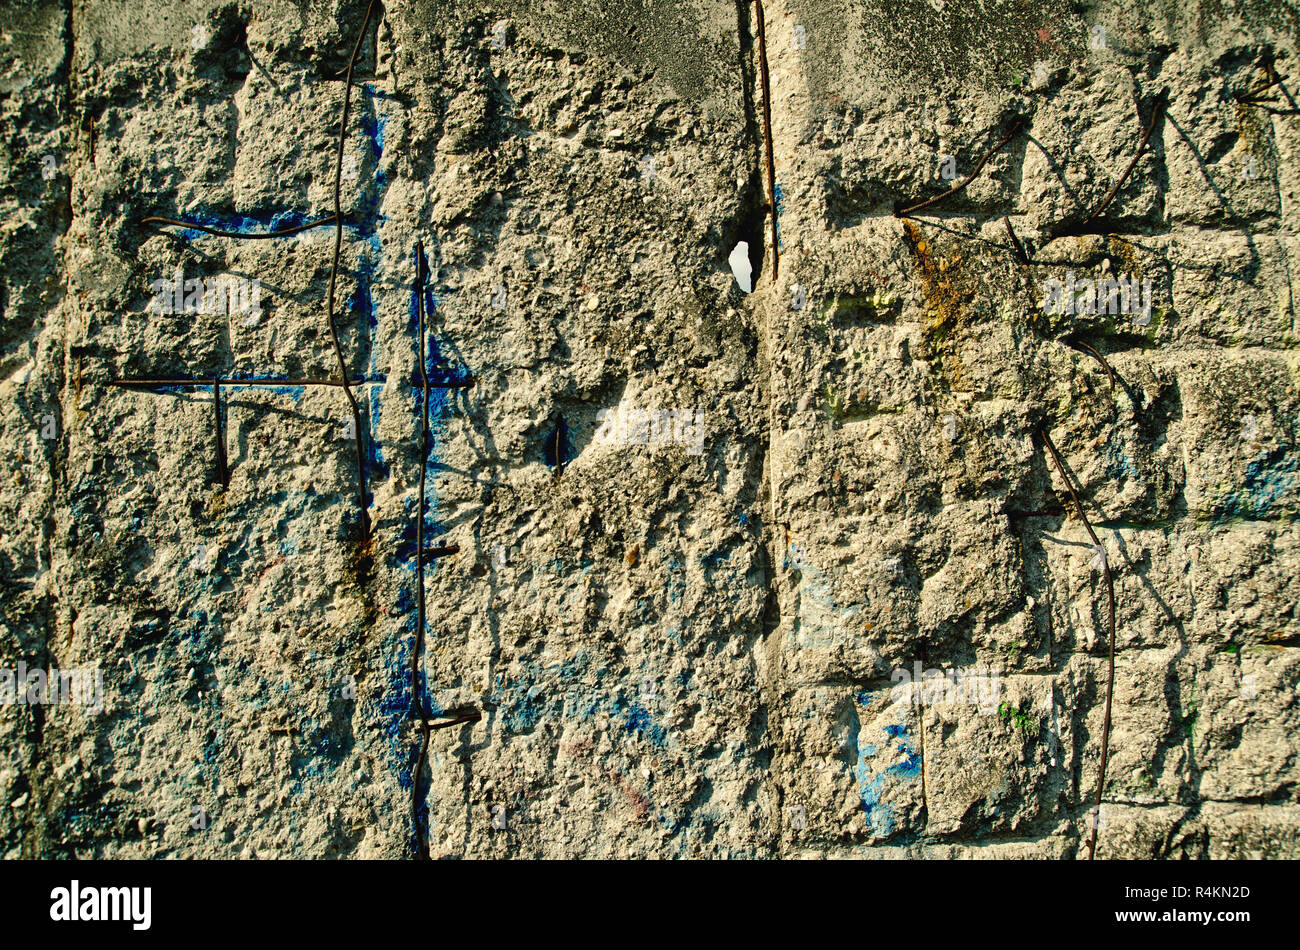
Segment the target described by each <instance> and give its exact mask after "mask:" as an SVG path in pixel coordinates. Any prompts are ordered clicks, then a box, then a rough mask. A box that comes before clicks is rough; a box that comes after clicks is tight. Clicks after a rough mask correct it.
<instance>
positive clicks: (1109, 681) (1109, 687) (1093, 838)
mask: <svg viewBox="0 0 1300 950" xmlns="http://www.w3.org/2000/svg"><path fill="white" fill-rule="evenodd" d="M1038 434H1039V436H1040V437H1041V438H1042V440H1043V444H1044V445H1045V446H1047V451H1048V452H1050V453H1051V455H1052V461H1053V462H1055V463H1056V470H1057V472H1058V473H1060V476H1061V481H1063V482H1065V487H1066V488H1067V489H1068V490H1069V492H1070V497H1071V498H1072V499H1073V500H1074V507H1075V510H1076V511H1078V513H1079V520H1080V521H1082V522H1083V526H1084V528H1085V529H1086V530H1087V532H1088V537H1089V538H1091V539H1092V544H1093V547H1094V548H1096V550H1097V554H1098V556H1099V559H1100V561H1101V572H1102V575H1103V576H1104V577H1105V580H1106V598H1107V602H1108V604H1109V617H1110V619H1109V627H1110V655H1109V669H1108V672H1107V674H1106V715H1105V718H1104V719H1103V721H1102V726H1101V767H1100V769H1099V772H1098V775H1097V804H1096V806H1095V811H1094V814H1093V816H1092V820H1091V822H1090V824H1091V830H1090V831H1089V834H1088V860H1089V861H1091V860H1092V859H1093V856H1094V855H1095V854H1096V851H1097V824H1098V822H1099V821H1100V819H1101V797H1102V792H1103V791H1104V790H1105V787H1106V763H1107V760H1108V758H1109V756H1110V708H1111V700H1112V698H1113V697H1114V694H1115V582H1114V580H1113V579H1112V578H1111V575H1110V563H1109V562H1108V561H1107V559H1106V549H1105V548H1104V547H1102V544H1101V541H1100V539H1098V537H1097V533H1096V532H1095V531H1093V530H1092V523H1091V522H1090V521H1089V520H1088V516H1087V515H1086V514H1084V512H1083V502H1082V501H1081V500H1080V498H1079V493H1078V492H1077V491H1076V490H1075V487H1074V483H1073V482H1072V481H1071V480H1070V476H1069V474H1068V473H1067V472H1066V470H1065V464H1064V463H1063V462H1062V461H1061V456H1060V454H1059V453H1058V452H1057V451H1056V445H1055V443H1053V442H1052V437H1051V436H1050V435H1048V433H1047V427H1046V426H1040V427H1039V429H1038Z"/></svg>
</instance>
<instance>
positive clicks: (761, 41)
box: [754, 0, 781, 282]
mask: <svg viewBox="0 0 1300 950" xmlns="http://www.w3.org/2000/svg"><path fill="white" fill-rule="evenodd" d="M754 8H755V12H756V14H757V15H756V20H757V25H758V72H759V78H760V80H761V82H762V84H763V145H764V147H765V148H766V150H767V198H768V205H769V211H770V212H771V214H770V217H771V221H772V280H773V282H775V281H776V275H777V272H778V268H779V264H780V260H781V248H780V245H779V244H778V240H779V238H778V236H777V222H776V217H777V207H776V158H775V156H774V155H773V152H772V81H771V79H770V78H769V75H768V68H767V26H766V23H765V21H764V19H763V0H754Z"/></svg>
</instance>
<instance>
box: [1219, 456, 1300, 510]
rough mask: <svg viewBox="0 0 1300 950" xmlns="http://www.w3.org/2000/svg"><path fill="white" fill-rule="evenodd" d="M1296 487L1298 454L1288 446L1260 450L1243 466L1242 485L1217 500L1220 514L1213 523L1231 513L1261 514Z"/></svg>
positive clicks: (1298, 485)
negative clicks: (1268, 450)
mask: <svg viewBox="0 0 1300 950" xmlns="http://www.w3.org/2000/svg"><path fill="white" fill-rule="evenodd" d="M1297 489H1300V455H1297V454H1296V453H1294V452H1293V451H1291V448H1290V446H1281V447H1279V448H1277V449H1275V450H1274V451H1272V452H1268V453H1263V454H1262V455H1261V457H1260V458H1257V459H1255V460H1254V461H1252V462H1251V463H1250V464H1249V465H1247V466H1246V477H1245V479H1244V484H1243V487H1242V488H1241V489H1240V490H1238V491H1234V492H1232V493H1231V494H1229V495H1227V496H1226V497H1225V498H1224V499H1223V501H1222V502H1221V503H1220V510H1221V512H1222V514H1221V515H1220V516H1219V517H1218V518H1217V519H1216V522H1215V523H1216V524H1217V523H1218V522H1221V521H1223V520H1224V519H1226V518H1232V517H1238V518H1262V517H1264V516H1265V515H1266V514H1267V513H1268V511H1269V509H1270V508H1272V507H1273V506H1274V505H1275V504H1277V503H1278V502H1279V501H1281V500H1282V499H1283V498H1284V497H1286V496H1287V495H1291V494H1294V493H1295V492H1296V490H1297Z"/></svg>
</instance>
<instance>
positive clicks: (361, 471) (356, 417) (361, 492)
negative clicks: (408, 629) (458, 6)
mask: <svg viewBox="0 0 1300 950" xmlns="http://www.w3.org/2000/svg"><path fill="white" fill-rule="evenodd" d="M374 9H375V0H370V3H369V4H367V6H366V15H365V17H364V18H363V19H362V21H361V29H359V30H358V31H357V40H356V42H355V43H354V44H353V46H352V55H351V56H350V57H348V70H347V79H346V81H345V83H344V86H343V113H342V115H341V116H340V118H339V138H338V151H337V153H336V155H335V160H334V257H333V259H332V260H331V261H330V282H329V301H328V304H327V311H326V316H327V318H328V320H329V330H330V340H331V341H333V343H334V355H335V356H336V357H338V362H339V380H340V381H342V383H343V394H344V395H345V396H347V398H348V405H349V406H351V407H352V422H353V427H354V428H355V429H356V436H357V440H356V442H357V445H356V447H357V501H358V504H359V507H360V510H361V543H362V544H365V542H366V541H368V540H369V538H370V511H369V506H368V504H367V501H366V459H365V447H364V444H363V443H364V440H365V431H364V430H363V429H362V426H361V407H360V406H359V405H358V404H357V400H356V396H354V395H353V394H352V387H351V386H349V385H348V384H347V377H348V366H347V362H346V361H345V360H344V359H343V347H342V345H341V344H340V343H339V332H338V328H337V327H335V326H334V294H335V286H336V284H337V283H338V276H339V258H340V257H341V256H342V254H343V211H342V206H341V197H340V196H341V192H342V185H343V147H344V143H345V142H346V141H347V134H348V114H349V112H350V111H351V106H352V71H353V69H354V68H355V67H356V63H357V54H358V53H359V52H360V51H361V41H362V39H363V38H364V37H365V35H366V30H367V28H369V26H370V16H371V14H372V13H374Z"/></svg>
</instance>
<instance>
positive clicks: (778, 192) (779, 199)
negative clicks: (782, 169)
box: [772, 182, 785, 251]
mask: <svg viewBox="0 0 1300 950" xmlns="http://www.w3.org/2000/svg"><path fill="white" fill-rule="evenodd" d="M772 191H773V194H774V196H775V198H776V246H777V250H781V251H784V250H785V242H784V241H782V240H781V215H783V214H785V189H783V188H782V187H781V183H780V182H776V183H775V184H773V186H772Z"/></svg>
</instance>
